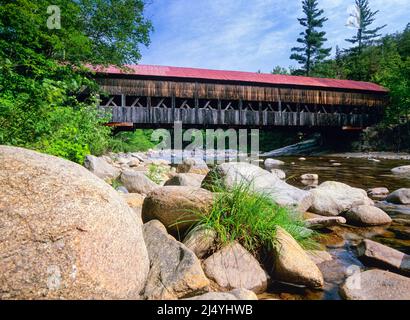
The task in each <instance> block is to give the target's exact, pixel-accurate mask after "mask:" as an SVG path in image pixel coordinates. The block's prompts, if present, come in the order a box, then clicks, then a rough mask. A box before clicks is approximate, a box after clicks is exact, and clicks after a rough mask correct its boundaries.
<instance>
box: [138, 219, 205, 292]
mask: <svg viewBox="0 0 410 320" xmlns="http://www.w3.org/2000/svg"><path fill="white" fill-rule="evenodd" d="M144 239H145V243H146V245H147V250H148V255H149V260H150V265H151V268H150V271H149V274H148V280H147V283H146V286H145V289H144V297H145V298H147V299H149V300H175V299H179V298H185V297H190V296H193V295H198V294H202V293H205V292H207V291H208V290H209V288H208V287H209V280H208V279H207V278H206V276H205V274H204V272H203V270H202V268H201V263H200V261H199V260H198V258H197V257H196V256H195V254H194V253H193V252H192V251H191V250H189V249H188V248H187V247H185V246H184V245H183V244H182V243H180V242H178V241H176V240H175V238H173V237H172V236H170V235H169V234H168V233H167V230H166V229H165V227H164V225H163V224H162V223H160V222H159V221H157V220H153V221H150V222H148V223H147V224H145V225H144Z"/></svg>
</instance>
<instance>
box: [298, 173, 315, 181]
mask: <svg viewBox="0 0 410 320" xmlns="http://www.w3.org/2000/svg"><path fill="white" fill-rule="evenodd" d="M300 179H301V180H305V181H318V180H319V175H317V174H313V173H307V174H304V175H302V176H301V177H300Z"/></svg>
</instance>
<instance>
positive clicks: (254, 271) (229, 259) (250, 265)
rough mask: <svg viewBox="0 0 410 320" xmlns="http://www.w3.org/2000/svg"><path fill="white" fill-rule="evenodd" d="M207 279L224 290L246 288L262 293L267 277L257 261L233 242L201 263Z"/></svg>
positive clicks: (264, 289) (266, 284)
mask: <svg viewBox="0 0 410 320" xmlns="http://www.w3.org/2000/svg"><path fill="white" fill-rule="evenodd" d="M203 266H204V271H205V273H206V275H207V276H208V278H209V279H211V280H213V281H215V282H216V284H217V285H218V286H219V287H220V288H221V289H224V290H231V289H239V288H242V289H248V290H251V291H253V292H255V293H263V292H265V291H266V289H267V286H268V277H267V274H266V272H265V271H264V270H263V269H262V268H261V266H260V265H259V262H258V261H257V260H256V259H255V258H254V257H253V256H252V255H251V254H250V253H249V252H248V251H246V250H245V248H243V247H242V246H241V245H240V244H239V243H233V244H231V245H228V246H226V247H225V248H223V249H221V250H219V251H218V252H216V253H214V254H213V255H212V256H210V257H209V258H208V259H206V260H205V261H204V263H203Z"/></svg>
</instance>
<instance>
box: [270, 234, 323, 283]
mask: <svg viewBox="0 0 410 320" xmlns="http://www.w3.org/2000/svg"><path fill="white" fill-rule="evenodd" d="M272 258H273V269H272V270H271V274H272V277H273V278H274V279H276V280H278V281H282V282H287V283H293V284H296V285H302V286H307V287H309V288H313V289H321V288H323V285H324V280H323V275H322V273H321V272H320V270H319V268H318V267H317V266H316V264H315V263H314V262H313V261H312V260H311V259H310V258H309V256H308V254H307V253H306V252H305V251H304V250H303V249H302V247H301V246H300V245H299V244H298V243H297V242H296V240H295V239H294V238H293V237H292V236H291V235H290V234H289V233H288V232H286V231H285V230H284V229H282V228H280V227H278V228H277V231H276V237H275V242H274V248H273V252H272Z"/></svg>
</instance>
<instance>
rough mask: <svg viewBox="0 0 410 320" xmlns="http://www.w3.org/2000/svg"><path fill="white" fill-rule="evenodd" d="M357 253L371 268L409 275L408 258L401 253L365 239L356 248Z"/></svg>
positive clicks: (409, 262) (409, 260)
mask: <svg viewBox="0 0 410 320" xmlns="http://www.w3.org/2000/svg"><path fill="white" fill-rule="evenodd" d="M357 253H358V257H359V259H360V260H362V262H363V263H365V264H367V265H369V266H371V267H378V268H382V269H387V270H390V271H393V272H398V273H402V274H404V275H410V256H409V255H407V254H405V253H403V252H400V251H398V250H395V249H393V248H390V247H387V246H385V245H382V244H380V243H377V242H374V241H371V240H368V239H366V240H364V241H363V242H362V243H361V244H360V245H359V246H358V247H357Z"/></svg>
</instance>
